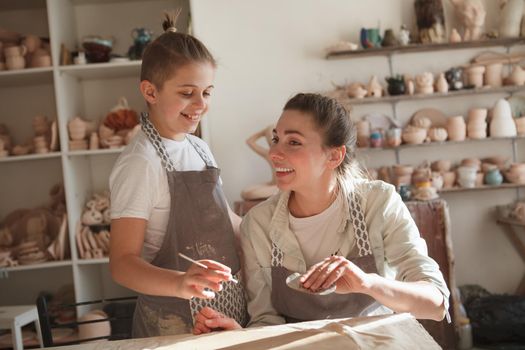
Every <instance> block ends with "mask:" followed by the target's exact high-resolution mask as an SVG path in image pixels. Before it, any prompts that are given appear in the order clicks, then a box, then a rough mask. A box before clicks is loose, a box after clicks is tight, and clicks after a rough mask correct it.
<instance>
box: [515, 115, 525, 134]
mask: <svg viewBox="0 0 525 350" xmlns="http://www.w3.org/2000/svg"><path fill="white" fill-rule="evenodd" d="M514 122H515V123H516V132H517V134H518V136H525V117H520V118H514Z"/></svg>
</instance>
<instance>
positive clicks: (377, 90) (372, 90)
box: [366, 75, 383, 97]
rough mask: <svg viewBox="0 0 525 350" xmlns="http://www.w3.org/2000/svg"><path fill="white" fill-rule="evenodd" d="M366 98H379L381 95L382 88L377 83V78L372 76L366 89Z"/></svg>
mask: <svg viewBox="0 0 525 350" xmlns="http://www.w3.org/2000/svg"><path fill="white" fill-rule="evenodd" d="M366 90H367V94H366V96H367V97H381V96H382V95H383V87H382V86H381V84H379V82H378V81H377V76H375V75H372V77H371V78H370V81H369V82H368V85H367V87H366Z"/></svg>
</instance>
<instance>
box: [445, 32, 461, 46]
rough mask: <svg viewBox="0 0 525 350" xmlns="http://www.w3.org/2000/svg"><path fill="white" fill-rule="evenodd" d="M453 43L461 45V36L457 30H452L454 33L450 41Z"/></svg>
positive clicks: (451, 34) (451, 33)
mask: <svg viewBox="0 0 525 350" xmlns="http://www.w3.org/2000/svg"><path fill="white" fill-rule="evenodd" d="M448 41H449V42H451V43H460V42H461V35H459V33H458V31H457V30H456V28H452V31H451V32H450V37H449V39H448Z"/></svg>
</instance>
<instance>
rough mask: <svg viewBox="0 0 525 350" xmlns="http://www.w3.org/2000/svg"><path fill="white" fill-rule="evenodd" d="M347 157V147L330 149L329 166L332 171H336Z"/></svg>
mask: <svg viewBox="0 0 525 350" xmlns="http://www.w3.org/2000/svg"><path fill="white" fill-rule="evenodd" d="M345 155H346V146H345V145H343V146H339V147H333V148H332V149H330V158H329V159H328V164H329V166H330V169H336V168H337V167H338V166H339V165H341V163H342V162H343V160H344V159H345Z"/></svg>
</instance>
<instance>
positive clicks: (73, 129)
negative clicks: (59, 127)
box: [67, 117, 86, 141]
mask: <svg viewBox="0 0 525 350" xmlns="http://www.w3.org/2000/svg"><path fill="white" fill-rule="evenodd" d="M67 129H68V131H69V137H70V138H71V140H73V141H76V140H83V139H85V138H86V123H85V122H84V121H83V120H82V119H81V118H80V117H75V118H73V119H72V120H70V121H69V122H68V123H67Z"/></svg>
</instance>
